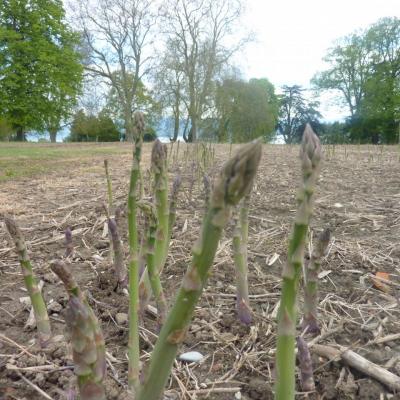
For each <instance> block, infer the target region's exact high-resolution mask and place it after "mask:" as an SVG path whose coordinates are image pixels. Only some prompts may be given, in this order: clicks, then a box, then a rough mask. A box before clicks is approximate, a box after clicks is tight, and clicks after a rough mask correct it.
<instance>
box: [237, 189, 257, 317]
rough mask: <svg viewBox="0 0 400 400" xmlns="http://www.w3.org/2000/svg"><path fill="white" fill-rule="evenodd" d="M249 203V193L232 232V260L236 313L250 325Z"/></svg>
mask: <svg viewBox="0 0 400 400" xmlns="http://www.w3.org/2000/svg"><path fill="white" fill-rule="evenodd" d="M249 203H250V193H249V194H248V195H247V196H246V197H245V198H244V199H243V202H242V204H241V207H240V216H239V219H238V220H237V221H236V226H235V229H234V232H233V240H232V243H233V258H234V261H235V267H236V280H237V282H236V287H237V293H236V311H237V313H238V317H239V320H240V321H241V322H242V323H244V324H246V325H250V324H251V321H252V317H251V308H250V301H249V285H248V281H247V274H248V266H247V242H248V236H249Z"/></svg>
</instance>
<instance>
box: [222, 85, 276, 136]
mask: <svg viewBox="0 0 400 400" xmlns="http://www.w3.org/2000/svg"><path fill="white" fill-rule="evenodd" d="M278 107H279V105H278V97H277V96H276V95H275V89H274V86H273V85H272V84H271V82H269V81H268V79H265V78H264V79H250V81H248V82H246V81H243V80H239V79H225V80H224V81H223V82H222V83H221V84H219V85H218V86H217V93H216V109H217V116H218V139H219V141H229V142H246V141H249V140H252V139H254V138H257V137H260V136H262V137H263V138H264V139H265V140H266V141H270V140H271V139H272V138H273V137H274V136H275V126H276V123H277V119H278Z"/></svg>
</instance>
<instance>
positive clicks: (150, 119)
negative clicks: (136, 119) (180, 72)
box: [105, 71, 161, 128]
mask: <svg viewBox="0 0 400 400" xmlns="http://www.w3.org/2000/svg"><path fill="white" fill-rule="evenodd" d="M114 75H120V71H116V72H114ZM126 75H127V82H126V84H127V85H128V90H130V91H131V90H132V88H133V86H134V85H136V89H135V93H136V95H135V98H134V101H133V102H132V110H131V113H134V112H135V111H136V110H141V111H142V112H143V113H144V115H145V117H146V126H147V127H152V128H154V126H155V125H156V123H157V122H158V120H159V117H160V114H161V105H160V104H159V102H157V101H156V100H155V99H154V95H153V91H152V90H149V89H148V88H147V87H146V86H145V85H144V84H143V82H142V81H141V80H139V81H138V82H135V77H134V76H133V75H132V74H129V73H128V74H126ZM117 79H119V77H117ZM105 110H107V113H108V115H110V116H111V117H112V118H113V119H114V120H115V121H124V112H123V110H121V107H120V101H119V95H118V91H117V90H116V88H115V87H113V86H111V88H110V90H109V91H108V93H107V95H106V105H105Z"/></svg>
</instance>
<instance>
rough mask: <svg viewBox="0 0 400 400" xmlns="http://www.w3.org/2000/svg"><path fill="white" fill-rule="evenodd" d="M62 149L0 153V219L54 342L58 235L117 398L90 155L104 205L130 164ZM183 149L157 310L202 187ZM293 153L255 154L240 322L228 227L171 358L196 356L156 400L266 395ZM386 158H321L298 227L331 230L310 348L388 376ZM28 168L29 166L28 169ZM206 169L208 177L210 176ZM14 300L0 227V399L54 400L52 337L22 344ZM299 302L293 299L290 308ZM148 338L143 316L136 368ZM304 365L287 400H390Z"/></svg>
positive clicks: (394, 367)
mask: <svg viewBox="0 0 400 400" xmlns="http://www.w3.org/2000/svg"><path fill="white" fill-rule="evenodd" d="M0 146H2V145H0ZM68 146H69V145H62V148H63V151H62V152H60V153H59V154H58V155H57V157H54V156H53V155H52V154H53V153H52V148H51V146H48V145H44V146H42V148H43V149H44V150H43V152H44V154H45V155H46V156H43V160H42V158H41V157H40V154H39V155H38V156H37V157H36V158H34V157H32V153H31V152H30V151H27V152H26V154H24V156H23V157H24V158H23V159H21V158H19V156H18V154H19V153H18V149H15V148H13V150H12V151H11V150H10V149H11V147H10V148H9V150H7V148H6V147H3V148H1V149H0V168H3V170H2V171H0V177H3V178H2V179H0V188H1V190H0V211H1V212H9V213H13V214H14V215H15V218H16V219H17V221H18V223H19V224H20V226H21V228H22V229H23V232H24V234H25V235H26V240H27V242H28V246H29V253H30V256H31V259H32V262H33V264H34V269H35V273H36V274H37V276H38V277H40V279H42V280H43V281H44V288H43V292H44V296H45V299H46V301H47V303H48V304H50V314H51V316H50V318H51V322H52V327H53V330H54V332H55V334H57V335H63V334H65V324H64V317H63V314H64V311H65V308H64V307H65V305H66V300H67V297H66V295H65V292H64V290H63V288H62V286H61V284H60V283H59V282H58V280H57V278H55V276H53V275H52V273H51V272H50V269H49V261H50V260H52V259H55V258H57V257H60V256H61V255H62V254H63V253H64V251H65V249H64V238H63V232H64V230H65V228H66V227H68V226H69V227H71V229H72V232H73V243H74V247H75V255H74V259H73V269H74V273H75V275H76V276H77V279H78V281H79V283H80V284H81V286H82V287H83V288H86V289H87V290H88V293H89V300H90V302H91V304H92V306H93V308H94V309H95V311H96V314H97V316H98V317H99V319H100V320H101V323H102V328H103V332H104V335H105V340H106V346H107V351H108V361H107V362H108V379H107V387H108V398H109V399H123V398H124V395H123V393H124V391H125V386H126V379H127V377H126V372H127V358H126V343H127V336H128V335H127V325H126V324H124V323H121V324H118V323H117V321H116V314H117V313H127V305H128V300H127V298H126V297H125V296H124V295H119V294H116V293H115V292H114V291H113V285H114V284H113V281H112V275H111V272H110V269H111V266H110V261H109V260H110V258H109V251H108V248H109V245H108V237H107V235H104V234H103V227H104V223H105V215H104V211H103V209H102V204H103V203H104V202H105V201H106V186H105V178H104V170H103V159H104V156H105V155H107V154H108V155H107V158H108V160H109V165H110V172H111V175H112V182H113V187H114V194H115V200H116V204H117V205H121V206H122V207H123V206H124V205H125V202H126V197H127V186H128V176H129V170H130V165H131V154H130V146H129V145H122V144H118V145H107V146H101V145H97V146H96V147H95V149H93V148H91V147H89V146H84V145H71V146H70V147H68ZM27 148H28V147H27ZM150 148H151V147H150V145H145V151H144V157H143V167H144V170H147V169H148V167H149V155H150ZM234 148H235V146H234ZM38 149H40V146H39V145H37V146H35V151H36V153H35V154H38V153H40V151H39V150H38ZM185 149H186V146H184V145H182V144H181V146H180V160H179V163H178V166H176V165H175V166H174V165H172V166H171V171H170V178H171V179H170V181H172V178H173V176H174V175H175V174H176V171H177V169H178V167H179V169H180V171H181V175H182V178H183V187H184V188H183V190H182V192H181V194H180V199H179V204H178V214H177V222H176V225H175V228H174V232H173V239H172V243H171V251H170V255H169V257H168V262H167V266H166V268H165V270H164V271H165V272H164V274H163V276H162V278H163V284H164V286H165V288H166V289H165V292H166V293H167V294H168V295H169V302H172V301H173V297H174V295H173V294H174V293H175V292H176V290H177V288H178V286H179V282H180V280H181V277H182V276H183V274H184V272H185V269H186V267H187V265H188V263H189V260H190V250H191V247H192V245H193V243H194V240H195V238H196V237H197V235H198V232H199V227H200V221H201V218H202V214H203V210H204V199H203V187H202V179H198V176H197V173H196V171H195V168H194V165H193V163H192V160H193V157H191V156H189V157H188V158H187V160H185V158H184V157H183V156H184V152H185V151H187V150H185ZM175 150H176V148H175V149H174V151H175ZM192 150H193V148H192V149H191V150H190V151H192ZM233 151H234V149H233ZM228 155H229V146H227V145H219V146H216V159H217V162H216V164H217V166H218V165H221V163H222V162H223V160H225V159H226V158H227V157H228ZM297 155H298V147H296V146H280V145H268V146H264V152H263V158H262V162H261V169H260V171H259V174H258V176H257V180H256V186H255V190H254V195H253V196H252V203H251V209H250V233H249V269H250V273H249V285H250V293H251V302H252V308H253V311H254V323H253V325H252V326H251V327H250V328H248V327H244V326H242V325H240V323H239V322H238V321H237V319H236V316H235V309H234V308H235V306H234V304H235V286H234V285H235V279H234V267H233V262H232V250H231V235H230V233H231V228H232V227H231V226H228V228H227V230H226V232H225V234H224V236H223V238H222V241H221V243H220V246H219V250H218V253H217V257H216V259H215V262H214V267H213V271H212V275H211V277H210V280H209V285H208V288H207V290H206V291H205V293H204V294H203V296H202V299H201V303H200V304H199V306H198V307H197V309H196V314H195V318H194V321H193V324H192V326H191V329H190V331H189V334H188V336H187V338H186V340H185V342H184V346H182V348H181V352H184V351H189V350H195V351H199V352H200V353H202V354H203V355H204V356H205V359H204V360H203V361H202V362H201V363H199V364H185V363H183V362H180V361H177V362H176V363H175V369H174V373H173V376H172V378H171V380H170V383H169V387H168V390H167V394H168V398H169V399H174V398H175V399H196V398H199V399H200V398H209V399H216V400H225V399H226V400H227V399H248V400H250V399H253V400H261V399H272V398H273V394H272V387H273V376H274V371H273V365H274V349H275V328H276V322H275V316H276V310H277V302H278V299H279V292H280V273H281V269H282V266H283V264H284V262H285V259H286V247H287V239H288V236H289V232H290V228H291V225H292V222H293V218H294V211H295V205H296V201H295V194H296V188H297V187H298V182H299V179H300V174H299V161H298V157H297ZM399 156H400V153H399V149H398V148H397V147H384V148H382V147H377V146H375V147H372V146H370V147H367V146H361V147H360V146H346V147H338V146H336V147H335V148H333V147H327V148H325V162H324V165H323V169H322V177H321V179H320V183H319V186H318V191H317V193H316V204H315V215H314V218H313V221H312V230H313V231H314V232H315V233H317V232H320V231H321V230H322V229H323V228H325V227H330V228H331V230H332V232H333V239H332V242H331V245H330V247H329V251H328V255H327V257H326V259H325V260H324V263H323V269H324V273H323V277H322V279H321V282H320V288H321V291H320V308H319V311H320V317H321V319H320V321H321V325H322V335H321V336H320V337H319V338H318V339H317V340H314V342H313V343H318V344H326V345H332V346H336V345H341V346H344V347H345V348H350V349H352V350H354V351H355V352H356V353H358V354H360V355H362V356H363V357H365V358H367V359H368V360H370V361H372V362H373V363H374V364H376V365H380V366H383V367H385V368H386V369H387V370H389V371H391V372H393V373H394V374H396V375H400V335H399V332H400V311H399V304H398V298H399V288H400V277H399V274H400V269H399V258H400V248H399V245H398V244H399V238H400V174H399V166H400V162H399V161H400V160H399ZM32 165H39V166H40V165H42V167H41V168H40V169H39V170H36V169H31V168H29V167H30V166H32ZM7 166H9V167H7ZM19 167H21V168H27V169H28V172H27V173H16V174H7V173H5V171H6V170H7V168H8V169H9V170H12V171H18V169H19ZM217 169H218V168H217V167H213V168H211V170H210V171H209V173H210V175H214V174H215V171H216V170H217ZM146 174H147V172H146V171H145V172H144V182H145V185H144V186H145V191H146V193H148V183H149V179H148V178H147V175H146ZM200 178H201V177H200ZM191 182H194V185H192V183H191ZM124 228H126V227H124ZM124 230H126V229H124ZM315 233H314V234H315ZM124 243H125V245H126V235H124ZM272 261H273V262H272ZM376 272H387V273H389V274H390V275H389V276H390V284H388V285H386V286H384V287H380V288H378V287H377V285H374V281H373V279H372V277H373V276H374V275H375V273H376ZM26 295H27V293H26V291H25V289H24V288H23V280H22V275H21V272H20V267H19V264H18V261H17V257H16V255H15V253H14V251H13V248H12V246H11V245H10V242H9V240H8V238H7V236H6V234H5V229H4V227H3V226H0V398H1V399H3V398H4V399H41V398H46V397H44V395H43V394H40V393H39V392H38V389H37V388H40V389H42V390H43V391H44V392H45V394H46V395H47V396H49V397H47V398H52V399H63V398H66V397H65V396H66V393H68V394H69V395H70V394H71V390H72V389H71V388H73V387H74V378H73V373H72V370H71V364H72V361H71V359H70V355H69V353H68V350H67V347H66V346H65V345H64V344H63V343H64V340H63V339H62V338H60V342H59V343H60V344H59V345H58V346H53V347H52V348H50V349H48V350H47V351H46V352H41V351H38V349H37V348H36V347H35V345H34V340H33V339H34V336H35V331H32V330H29V329H25V328H24V325H25V323H26V321H27V319H28V316H29V307H27V306H26V305H24V304H23V303H21V301H20V298H23V297H25V296H26ZM51 304H52V305H51ZM301 306H302V302H301V301H300V304H299V307H300V310H301ZM156 334H157V329H156V325H155V321H154V318H153V317H152V316H151V315H147V314H146V315H145V316H144V320H143V321H142V328H141V345H142V349H141V350H142V353H141V354H142V361H143V363H146V362H147V360H148V356H149V352H150V351H151V348H152V345H153V344H154V340H155V335H156ZM393 334H395V336H390V335H393ZM312 356H313V362H314V371H315V380H316V392H314V393H309V394H302V393H299V395H298V398H299V399H303V398H309V399H389V398H391V399H400V396H399V395H397V394H394V393H393V391H392V390H390V389H389V388H388V387H386V386H384V385H382V384H381V383H379V382H378V380H375V379H372V378H371V377H370V376H368V375H367V374H365V373H361V372H358V371H357V370H356V369H354V368H350V367H348V366H346V364H344V363H343V362H342V361H340V360H336V361H329V360H327V359H326V358H323V357H320V356H318V355H317V354H315V352H312ZM27 382H30V383H31V384H33V385H36V388H33V387H32V386H30V385H29V384H28V383H27ZM298 389H299V387H298ZM299 390H300V389H299Z"/></svg>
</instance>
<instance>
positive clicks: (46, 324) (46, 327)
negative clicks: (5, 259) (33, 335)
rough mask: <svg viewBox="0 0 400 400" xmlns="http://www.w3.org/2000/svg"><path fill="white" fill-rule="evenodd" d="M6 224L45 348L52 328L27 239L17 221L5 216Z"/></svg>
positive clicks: (40, 339) (42, 344)
mask: <svg viewBox="0 0 400 400" xmlns="http://www.w3.org/2000/svg"><path fill="white" fill-rule="evenodd" d="M4 222H5V224H6V227H7V230H8V232H9V234H10V236H11V237H12V239H13V241H14V243H15V249H16V251H17V253H18V259H19V263H20V265H21V268H22V274H23V276H24V282H25V287H26V290H27V291H28V294H29V297H30V299H31V303H32V308H33V313H34V315H35V321H36V327H37V330H38V334H39V342H40V345H41V346H42V347H45V346H46V344H47V343H48V341H49V340H50V338H51V327H50V321H49V316H48V314H47V309H46V303H45V302H44V299H43V297H42V293H41V292H40V289H39V287H38V285H37V282H36V278H35V276H34V274H33V270H32V265H31V261H30V259H29V256H28V251H27V249H26V244H25V239H24V236H23V234H22V232H21V231H20V229H19V227H18V226H17V223H16V222H15V220H14V219H13V218H12V217H10V216H4Z"/></svg>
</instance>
